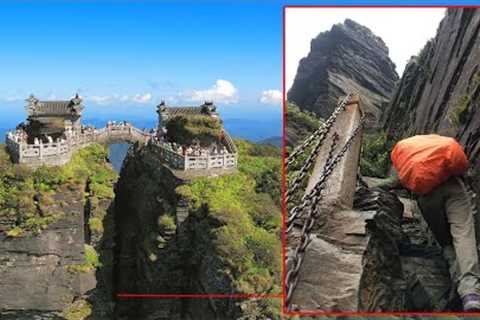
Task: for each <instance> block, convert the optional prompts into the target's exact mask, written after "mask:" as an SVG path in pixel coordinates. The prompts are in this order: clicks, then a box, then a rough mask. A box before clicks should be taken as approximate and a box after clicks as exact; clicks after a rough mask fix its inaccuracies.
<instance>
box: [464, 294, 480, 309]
mask: <svg viewBox="0 0 480 320" xmlns="http://www.w3.org/2000/svg"><path fill="white" fill-rule="evenodd" d="M462 300H463V311H466V312H477V311H480V295H478V294H476V293H471V294H467V295H466V296H464V297H463V298H462Z"/></svg>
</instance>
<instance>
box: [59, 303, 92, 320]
mask: <svg viewBox="0 0 480 320" xmlns="http://www.w3.org/2000/svg"><path fill="white" fill-rule="evenodd" d="M91 314H92V306H91V305H90V304H89V303H88V302H87V301H85V300H83V299H81V300H77V301H75V302H74V303H72V304H71V305H70V306H69V307H68V308H67V309H66V310H65V311H64V312H63V313H62V316H63V317H64V318H65V319H66V320H84V319H87V317H88V316H90V315H91Z"/></svg>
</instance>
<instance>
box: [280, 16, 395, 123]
mask: <svg viewBox="0 0 480 320" xmlns="http://www.w3.org/2000/svg"><path fill="white" fill-rule="evenodd" d="M397 80H398V76H397V73H396V72H395V65H394V64H393V62H392V61H391V60H390V58H389V57H388V48H387V46H386V45H385V43H384V42H383V41H382V39H380V38H379V37H377V36H375V35H374V34H373V33H372V32H371V31H370V30H369V29H368V28H366V27H364V26H361V25H359V24H358V23H356V22H354V21H352V20H349V19H347V20H345V22H344V23H343V24H337V25H334V26H333V27H332V29H331V30H330V31H327V32H323V33H320V34H319V35H318V36H317V37H316V38H315V39H313V40H312V42H311V49H310V53H309V54H308V56H307V57H305V58H303V59H302V60H301V61H300V64H299V67H298V71H297V75H296V77H295V81H294V83H293V86H292V88H291V89H290V91H289V92H288V100H289V101H292V102H294V103H295V104H297V105H298V106H299V107H300V108H301V109H305V110H309V111H312V112H314V113H316V114H318V115H319V116H320V117H322V118H326V117H328V116H329V115H330V114H331V112H332V111H333V109H334V106H335V105H336V102H337V99H338V97H340V96H344V95H345V94H346V93H348V92H351V91H355V92H357V93H358V94H359V95H360V96H361V97H362V107H363V109H364V111H365V112H366V115H367V121H368V126H369V127H375V126H376V123H377V120H378V119H379V117H380V114H381V111H382V110H383V108H384V106H385V105H386V104H387V103H388V101H389V99H390V97H391V95H392V93H393V89H394V86H395V82H396V81H397Z"/></svg>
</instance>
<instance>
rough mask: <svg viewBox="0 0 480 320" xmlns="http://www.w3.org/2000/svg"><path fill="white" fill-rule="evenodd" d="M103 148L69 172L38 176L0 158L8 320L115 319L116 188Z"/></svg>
mask: <svg viewBox="0 0 480 320" xmlns="http://www.w3.org/2000/svg"><path fill="white" fill-rule="evenodd" d="M106 155H107V151H106V149H105V148H104V147H101V146H98V145H93V146H90V147H88V148H86V149H84V150H82V151H81V152H79V153H77V154H76V155H75V157H74V158H73V159H72V161H71V163H69V164H68V165H66V166H64V167H62V168H45V167H41V168H39V169H37V170H32V169H28V168H25V167H23V166H19V165H12V164H11V163H10V160H9V159H8V156H7V155H6V153H5V151H4V150H3V149H2V150H1V154H0V177H1V179H0V261H1V264H0V315H1V318H2V319H25V320H26V319H69V320H70V319H77V318H75V317H76V316H78V315H83V316H84V317H87V316H91V317H92V318H93V319H108V318H109V317H111V315H112V311H113V309H112V300H111V295H112V291H111V262H112V255H111V252H112V250H111V248H112V246H113V243H112V237H111V231H112V230H111V229H112V222H113V221H112V219H111V211H110V210H109V207H110V205H111V203H112V199H113V192H112V191H111V186H112V183H113V181H114V179H116V174H115V173H114V172H113V170H112V169H111V167H110V165H109V164H108V163H107V161H106Z"/></svg>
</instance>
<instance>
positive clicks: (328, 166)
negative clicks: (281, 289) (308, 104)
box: [285, 116, 364, 309]
mask: <svg viewBox="0 0 480 320" xmlns="http://www.w3.org/2000/svg"><path fill="white" fill-rule="evenodd" d="M363 120H364V117H363V116H362V118H361V120H360V123H359V124H358V126H357V127H356V128H355V130H354V131H353V132H352V134H351V135H350V137H349V138H348V139H347V141H346V142H345V144H344V145H343V147H342V149H341V150H340V151H339V152H338V154H336V155H335V156H334V157H333V150H334V148H335V146H333V145H335V144H336V143H335V142H334V143H332V146H331V148H330V152H329V155H328V158H327V161H326V163H325V166H324V168H323V172H322V174H321V176H320V179H319V180H318V182H317V183H316V184H315V187H314V188H313V189H312V190H311V191H310V192H309V193H308V194H307V195H306V196H305V197H304V199H303V200H304V201H303V203H302V205H301V206H300V207H301V208H302V209H301V210H300V209H297V207H295V208H294V209H292V211H294V210H295V209H296V213H295V217H296V216H297V215H298V212H302V211H303V210H304V209H305V208H307V207H308V208H309V209H310V210H309V211H308V212H307V216H306V217H305V221H304V222H303V226H302V230H301V233H300V243H299V244H298V245H297V246H296V248H295V250H294V254H293V255H292V256H290V260H291V261H292V263H291V268H290V270H288V271H287V274H286V278H285V287H286V294H287V296H286V304H287V307H288V308H289V309H290V308H291V305H290V302H291V299H292V296H293V292H294V291H295V288H296V286H297V283H298V274H299V271H300V267H301V266H302V263H303V260H304V258H305V251H306V248H307V246H308V244H309V243H310V232H311V230H312V228H313V226H314V225H315V222H316V220H317V217H318V214H319V210H320V209H319V208H320V206H319V202H320V200H321V199H322V197H323V194H322V191H323V190H324V189H325V188H326V184H325V182H326V181H327V179H328V178H329V177H330V175H331V174H332V172H333V170H334V169H335V167H336V166H337V164H338V163H339V162H340V160H341V159H342V158H343V157H344V155H345V153H346V152H347V150H348V149H349V148H350V146H351V145H352V143H353V140H354V139H355V137H356V136H357V135H358V133H359V132H360V130H361V128H362V124H363ZM334 138H335V136H334ZM295 217H292V216H291V217H289V220H288V221H287V232H288V231H289V230H291V228H292V226H293V222H294V220H295Z"/></svg>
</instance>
